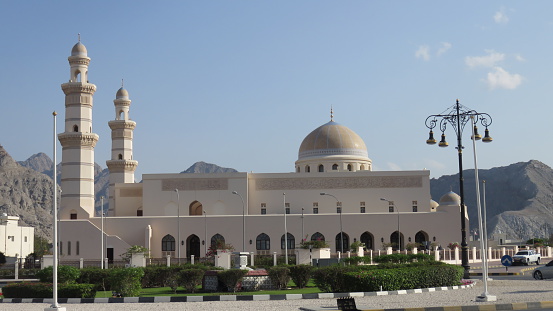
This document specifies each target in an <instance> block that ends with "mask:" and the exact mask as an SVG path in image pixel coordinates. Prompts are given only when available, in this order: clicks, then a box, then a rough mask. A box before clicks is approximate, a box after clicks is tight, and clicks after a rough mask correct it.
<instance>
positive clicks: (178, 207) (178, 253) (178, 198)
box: [175, 189, 180, 264]
mask: <svg viewBox="0 0 553 311" xmlns="http://www.w3.org/2000/svg"><path fill="white" fill-rule="evenodd" d="M175 192H176V193H177V239H178V241H177V257H178V258H179V259H178V262H179V264H180V195H179V189H175Z"/></svg>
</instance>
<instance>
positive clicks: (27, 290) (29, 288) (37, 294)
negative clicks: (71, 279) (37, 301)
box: [2, 282, 96, 298]
mask: <svg viewBox="0 0 553 311" xmlns="http://www.w3.org/2000/svg"><path fill="white" fill-rule="evenodd" d="M2 293H3V294H4V297H5V298H51V297H52V295H53V293H52V283H29V282H22V283H13V284H9V285H6V286H4V287H2ZM95 296H96V290H95V289H94V284H59V285H58V297H59V298H94V297H95Z"/></svg>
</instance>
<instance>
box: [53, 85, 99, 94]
mask: <svg viewBox="0 0 553 311" xmlns="http://www.w3.org/2000/svg"><path fill="white" fill-rule="evenodd" d="M61 89H62V90H63V93H65V95H69V94H75V93H86V94H91V95H92V94H94V92H96V85H94V84H92V83H84V82H67V83H63V84H62V85H61Z"/></svg>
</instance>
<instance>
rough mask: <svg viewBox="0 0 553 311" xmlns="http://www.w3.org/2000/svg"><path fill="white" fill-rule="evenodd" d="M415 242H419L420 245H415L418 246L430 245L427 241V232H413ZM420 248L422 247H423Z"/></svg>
mask: <svg viewBox="0 0 553 311" xmlns="http://www.w3.org/2000/svg"><path fill="white" fill-rule="evenodd" d="M415 243H417V244H419V245H420V246H417V247H419V248H421V247H424V248H426V247H430V242H429V241H428V233H426V232H424V231H422V230H421V231H419V232H417V234H415ZM424 248H422V249H424Z"/></svg>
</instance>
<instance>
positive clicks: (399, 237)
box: [380, 198, 401, 252]
mask: <svg viewBox="0 0 553 311" xmlns="http://www.w3.org/2000/svg"><path fill="white" fill-rule="evenodd" d="M380 200H382V201H386V202H388V206H390V203H391V202H392V201H390V200H387V199H385V198H380ZM394 209H395V210H397V241H398V243H397V244H398V245H397V250H398V251H400V252H401V231H399V208H396V206H395V205H394Z"/></svg>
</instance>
